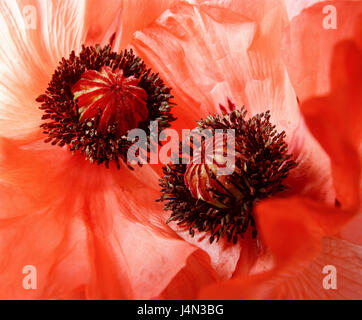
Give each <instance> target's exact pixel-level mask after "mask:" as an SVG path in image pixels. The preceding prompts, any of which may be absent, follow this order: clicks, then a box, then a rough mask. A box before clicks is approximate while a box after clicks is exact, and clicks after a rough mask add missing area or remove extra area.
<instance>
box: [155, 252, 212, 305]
mask: <svg viewBox="0 0 362 320" xmlns="http://www.w3.org/2000/svg"><path fill="white" fill-rule="evenodd" d="M216 279H218V277H217V274H216V272H215V270H214V269H213V268H212V267H211V265H210V259H209V257H208V256H207V254H206V253H205V252H203V251H201V250H199V251H196V252H195V253H193V254H192V255H190V256H189V257H188V259H187V264H186V266H185V267H184V268H183V269H182V270H181V271H180V272H179V273H178V274H177V275H176V276H175V277H174V278H173V280H172V281H171V282H170V284H169V285H168V286H167V288H166V289H165V290H164V291H163V292H162V294H161V295H160V296H159V297H157V298H158V299H168V300H170V299H171V300H175V299H176V300H181V299H182V300H184V299H186V300H189V299H196V297H197V294H198V292H199V291H200V290H201V288H202V287H205V286H206V285H209V284H212V283H213V282H215V281H216Z"/></svg>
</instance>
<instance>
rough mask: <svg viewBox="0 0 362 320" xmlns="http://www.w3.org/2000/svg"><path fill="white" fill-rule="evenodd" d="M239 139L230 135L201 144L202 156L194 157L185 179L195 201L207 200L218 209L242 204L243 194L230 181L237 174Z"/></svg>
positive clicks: (215, 137) (239, 156)
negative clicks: (236, 149) (237, 145)
mask: <svg viewBox="0 0 362 320" xmlns="http://www.w3.org/2000/svg"><path fill="white" fill-rule="evenodd" d="M236 158H241V154H240V153H239V152H237V151H235V139H234V137H232V136H230V135H228V136H226V135H215V136H214V137H209V138H207V139H206V140H205V141H204V142H203V143H202V144H201V152H196V154H194V156H193V158H192V160H191V163H189V164H188V165H187V168H186V172H185V175H184V181H185V186H186V187H187V188H188V189H189V191H190V192H191V195H192V196H193V197H194V198H195V199H200V200H203V201H205V202H207V203H209V204H212V205H214V206H216V207H218V208H227V207H229V206H232V205H233V204H235V203H239V202H240V201H241V200H242V198H243V194H242V192H241V191H240V190H239V189H238V188H237V186H236V185H235V184H233V182H232V181H231V180H230V175H231V174H233V173H234V172H235V173H236V174H237V173H238V172H237V171H240V170H239V169H235V168H236V167H235V161H236Z"/></svg>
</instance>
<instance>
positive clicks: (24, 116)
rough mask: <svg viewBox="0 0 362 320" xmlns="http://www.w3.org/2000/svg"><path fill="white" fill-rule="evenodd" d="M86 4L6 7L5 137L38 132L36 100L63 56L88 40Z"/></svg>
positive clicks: (0, 118) (1, 103) (2, 61)
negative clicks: (85, 17)
mask: <svg viewBox="0 0 362 320" xmlns="http://www.w3.org/2000/svg"><path fill="white" fill-rule="evenodd" d="M84 7H85V2H84V0H80V1H74V0H65V1H56V0H51V1H50V0H49V1H48V0H39V1H35V0H32V1H11V0H4V1H1V3H0V30H1V32H0V42H1V43H2V45H1V49H0V71H1V80H0V135H1V136H6V137H15V136H18V137H21V136H25V135H26V134H28V133H29V132H31V131H33V130H36V128H38V126H39V123H40V118H41V112H40V110H38V104H37V103H36V102H35V99H36V97H37V96H39V94H40V93H41V92H43V91H44V90H45V88H46V87H47V83H48V82H49V80H50V76H51V74H52V73H53V70H54V69H55V67H56V66H57V64H58V61H60V60H61V58H62V57H64V56H68V54H69V53H70V52H71V50H75V51H78V50H79V49H80V46H81V44H82V42H83V40H84V32H83V23H84Z"/></svg>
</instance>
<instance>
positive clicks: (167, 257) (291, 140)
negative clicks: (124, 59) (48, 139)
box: [0, 0, 362, 299]
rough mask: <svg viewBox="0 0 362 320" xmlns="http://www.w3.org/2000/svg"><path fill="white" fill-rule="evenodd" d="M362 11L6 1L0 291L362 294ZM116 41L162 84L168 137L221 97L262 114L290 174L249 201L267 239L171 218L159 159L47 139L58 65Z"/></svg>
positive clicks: (128, 295)
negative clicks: (30, 16) (27, 278)
mask: <svg viewBox="0 0 362 320" xmlns="http://www.w3.org/2000/svg"><path fill="white" fill-rule="evenodd" d="M27 5H31V6H33V7H34V8H35V12H36V28H35V29H32V28H26V25H25V22H24V15H23V12H22V9H23V8H24V7H25V6H27ZM326 5H332V6H333V7H335V8H336V17H337V25H336V28H335V29H334V28H333V29H326V28H324V26H323V19H324V18H325V17H326V14H325V13H324V12H323V8H324V7H325V6H326ZM361 14H362V3H361V2H360V1H327V2H324V1H277V0H275V1H274V0H257V1H252V0H243V1H241V0H240V1H239V0H225V1H223V0H220V1H217V0H215V1H214V0H212V1H201V0H200V1H176V0H175V1H163V0H152V1H141V0H134V1H130V0H129V1H127V0H124V1H117V0H112V1H108V2H107V6H104V5H103V4H102V3H101V2H100V1H92V0H89V1H71V0H62V1H41V0H39V1H36V0H28V1H26V0H24V1H1V2H0V30H1V31H0V43H1V47H0V70H1V79H0V255H1V260H0V298H2V299H52V298H61V299H196V298H207V299H361V298H362V286H361V284H362V283H361V281H362V280H361V279H362V277H361V270H362V269H361V267H362V265H361V264H362V262H361V261H362V260H361V255H362V250H361V244H362V238H361V221H362V220H361V212H360V193H361V187H360V183H361V178H360V171H361V156H360V152H361V134H362V130H361V125H360V124H361V122H362V111H361V105H362V59H361V58H362V42H361V39H362V18H361V17H362V16H361ZM113 34H115V38H114V42H113V50H114V51H120V50H122V49H124V48H132V49H133V50H134V51H135V52H136V53H137V55H139V56H140V57H141V58H142V59H143V60H144V61H145V62H146V64H147V66H149V67H151V68H152V70H153V71H155V72H159V73H160V75H161V76H162V78H163V79H164V81H165V83H166V84H167V85H168V86H170V87H172V94H173V96H174V102H175V104H176V106H175V107H174V108H173V109H172V112H173V114H174V115H175V116H176V117H177V120H176V121H175V122H173V123H172V128H174V129H177V130H178V131H181V129H183V128H190V129H191V128H193V127H195V121H197V120H199V119H200V118H201V117H206V116H208V115H209V114H215V113H221V110H220V109H219V107H218V106H219V103H222V104H225V103H226V101H227V98H231V99H232V100H233V102H234V103H235V104H236V105H237V106H242V105H245V106H246V108H247V110H248V114H249V115H254V114H256V113H260V112H264V111H266V110H268V109H270V110H271V115H272V120H273V123H274V124H275V125H276V127H277V128H278V130H284V131H285V132H286V134H287V137H286V140H287V143H288V145H289V150H290V152H291V153H293V156H294V158H295V160H296V161H297V163H298V166H297V167H296V168H295V169H294V170H292V171H291V173H290V175H289V176H288V178H287V184H288V185H289V187H290V189H289V190H288V191H287V192H284V193H283V195H281V196H279V197H275V198H272V199H268V200H263V201H260V202H259V203H258V205H257V206H256V207H255V208H254V214H255V219H256V223H257V230H258V232H259V234H260V239H259V241H261V242H262V243H263V245H262V246H259V245H258V244H257V241H256V240H255V239H252V237H251V235H250V234H248V233H247V234H246V236H245V237H244V239H242V240H240V241H239V242H238V243H237V244H235V245H233V244H230V243H228V242H226V241H224V240H222V239H221V240H220V241H219V242H218V243H213V244H210V243H209V241H208V239H207V237H205V235H204V234H202V233H197V234H195V237H194V238H192V237H190V235H189V234H188V231H187V230H184V228H181V227H180V226H178V225H177V224H176V223H170V224H169V225H167V224H166V223H165V221H166V220H167V218H168V217H169V213H168V212H166V211H164V210H163V207H162V204H160V203H158V202H155V199H157V198H159V196H160V190H159V186H158V184H159V182H158V179H159V177H160V176H161V175H162V173H161V165H144V166H142V167H140V168H136V169H135V170H134V171H130V170H129V169H128V168H127V167H126V166H121V168H120V169H119V170H118V169H117V168H116V167H115V166H114V167H112V166H111V167H110V168H109V169H107V168H105V167H103V166H96V165H95V164H91V163H89V162H88V161H85V159H84V156H82V155H79V154H77V153H76V154H75V155H72V153H71V152H69V150H67V148H66V147H63V148H59V147H56V146H52V145H50V144H46V143H44V142H43V140H44V134H43V133H42V131H41V129H40V127H39V126H40V124H41V116H42V111H41V110H39V108H38V104H37V102H36V101H35V99H36V98H37V97H38V96H39V95H40V94H41V93H42V92H44V91H45V89H46V87H47V83H48V82H49V81H50V78H51V76H52V74H53V72H54V70H55V68H56V67H57V65H58V62H59V61H60V60H61V59H62V57H66V58H67V57H68V56H69V54H70V52H71V51H72V50H74V51H75V52H76V53H78V52H79V51H80V50H81V45H82V44H86V45H95V44H97V43H101V44H102V45H105V44H107V43H108V41H109V39H110V38H111V36H112V35H113ZM298 101H299V102H298ZM26 265H34V266H35V267H36V269H37V278H38V279H37V284H38V286H37V289H36V290H26V289H24V287H23V286H22V281H23V278H24V274H23V273H22V269H23V267H24V266H26ZM325 265H333V266H335V267H336V270H337V275H338V287H337V289H336V290H326V289H325V288H323V286H322V280H323V277H324V275H323V273H322V269H323V267H324V266H325Z"/></svg>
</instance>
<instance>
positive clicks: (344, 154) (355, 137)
mask: <svg viewBox="0 0 362 320" xmlns="http://www.w3.org/2000/svg"><path fill="white" fill-rule="evenodd" d="M361 21H362V20H361ZM361 61H362V52H361V51H359V49H358V48H357V46H356V44H355V43H354V42H352V41H344V42H341V43H339V44H338V45H337V46H336V48H335V51H334V55H333V59H332V65H331V77H332V78H331V81H332V91H331V93H330V94H329V95H328V96H326V97H321V98H314V99H311V100H309V101H306V102H305V103H303V104H302V106H301V110H302V112H303V114H304V117H305V119H306V122H307V124H308V126H309V128H310V130H311V132H312V133H313V135H314V136H315V137H316V138H317V139H318V141H319V142H320V144H321V145H322V146H323V148H324V149H325V150H326V152H327V153H328V154H329V156H330V158H331V165H332V172H333V178H334V184H335V188H336V192H337V199H338V201H339V202H340V203H341V204H342V206H343V207H346V208H355V209H357V208H358V202H359V192H360V191H359V190H360V170H361V162H360V154H359V144H360V141H361V137H362V131H361V129H360V124H361V123H362V111H361V104H362V63H361Z"/></svg>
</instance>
